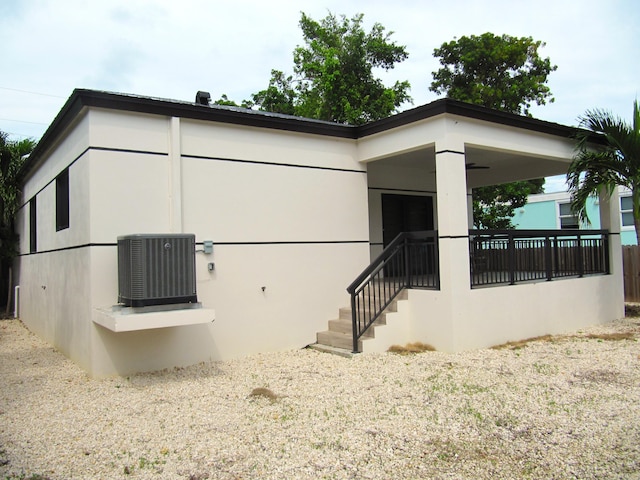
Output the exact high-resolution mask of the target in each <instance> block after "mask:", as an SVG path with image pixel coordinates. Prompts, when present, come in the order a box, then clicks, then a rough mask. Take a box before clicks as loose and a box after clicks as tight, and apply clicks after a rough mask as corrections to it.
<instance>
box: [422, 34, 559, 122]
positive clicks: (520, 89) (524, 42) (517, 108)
mask: <svg viewBox="0 0 640 480" xmlns="http://www.w3.org/2000/svg"><path fill="white" fill-rule="evenodd" d="M544 46H545V43H543V42H540V41H535V40H533V38H531V37H521V38H517V37H512V36H509V35H501V36H497V35H494V34H493V33H489V32H487V33H483V34H482V35H480V36H476V35H471V36H470V37H461V38H460V39H459V40H453V41H451V42H448V43H446V42H445V43H443V44H442V46H441V47H440V48H436V49H435V50H434V56H435V57H439V58H440V64H441V65H442V66H443V67H442V68H441V69H440V70H438V71H436V72H433V79H434V80H433V82H432V83H431V87H430V88H429V90H431V91H433V92H436V93H444V94H446V95H447V96H448V97H450V98H454V99H456V100H461V101H463V102H468V103H473V104H476V105H483V106H485V107H489V108H494V109H496V110H502V111H505V112H510V113H517V114H525V115H529V108H530V107H531V102H535V103H536V104H538V105H545V104H546V102H547V100H548V101H549V102H553V101H554V99H553V97H552V96H551V91H550V89H549V87H548V86H547V85H546V82H547V78H548V76H549V74H550V73H551V72H554V71H555V70H557V68H558V67H557V66H555V65H551V60H550V59H549V58H548V57H547V58H541V57H540V55H539V54H538V49H539V48H540V47H544Z"/></svg>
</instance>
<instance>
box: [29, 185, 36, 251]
mask: <svg viewBox="0 0 640 480" xmlns="http://www.w3.org/2000/svg"><path fill="white" fill-rule="evenodd" d="M37 251H38V208H37V201H36V197H33V198H31V200H29V253H36V252H37Z"/></svg>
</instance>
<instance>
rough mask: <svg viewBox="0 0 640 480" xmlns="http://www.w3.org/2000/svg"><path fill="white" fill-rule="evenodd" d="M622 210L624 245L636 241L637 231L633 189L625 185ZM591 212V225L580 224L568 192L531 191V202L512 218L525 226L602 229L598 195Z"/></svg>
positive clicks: (589, 207)
mask: <svg viewBox="0 0 640 480" xmlns="http://www.w3.org/2000/svg"><path fill="white" fill-rule="evenodd" d="M619 194H620V214H621V216H622V218H621V220H622V231H621V239H622V245H636V244H637V240H636V231H635V228H634V225H633V204H632V201H631V192H630V191H629V190H627V189H625V188H620V189H619ZM587 214H588V216H589V220H591V225H586V224H580V222H579V221H578V218H577V217H576V216H575V215H573V213H572V212H571V203H570V197H569V193H568V192H554V193H540V194H538V195H529V199H528V202H527V204H526V205H525V206H524V207H522V208H519V209H517V210H516V212H515V214H514V216H513V219H512V222H513V224H514V225H515V226H516V228H517V229H521V230H537V229H544V230H556V229H565V228H567V229H572V228H584V229H588V228H591V229H596V230H597V229H599V228H600V210H599V206H598V198H597V197H592V198H590V199H589V201H588V202H587Z"/></svg>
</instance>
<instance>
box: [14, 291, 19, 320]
mask: <svg viewBox="0 0 640 480" xmlns="http://www.w3.org/2000/svg"><path fill="white" fill-rule="evenodd" d="M19 300H20V285H16V286H15V288H14V294H13V318H18V315H19V314H20V309H19V307H18V303H19Z"/></svg>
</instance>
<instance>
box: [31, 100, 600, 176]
mask: <svg viewBox="0 0 640 480" xmlns="http://www.w3.org/2000/svg"><path fill="white" fill-rule="evenodd" d="M85 107H95V108H105V109H114V110H124V111H130V112H137V113H147V114H152V115H163V116H173V117H182V118H190V119H195V120H203V121H209V122H221V123H227V124H235V125H242V126H252V127H258V128H270V129H277V130H286V131H290V132H299V133H309V134H315V135H326V136H331V137H339V138H347V139H358V138H362V137H366V136H369V135H374V134H376V133H380V132H384V131H387V130H391V129H393V128H398V127H402V126H405V125H409V124H411V123H414V122H417V121H420V120H425V119H428V118H432V117H435V116H437V115H441V114H451V115H459V116H462V117H467V118H471V119H476V120H482V121H486V122H491V123H497V124H501V125H505V126H510V127H515V128H523V129H526V130H531V131H535V132H540V133H546V134H550V135H556V136H560V137H564V138H572V137H574V136H575V134H576V133H577V131H578V129H577V128H575V127H568V126H566V125H560V124H558V123H552V122H547V121H543V120H538V119H535V118H532V117H525V116H521V115H516V114H512V113H506V112H501V111H498V110H493V109H490V108H486V107H482V106H479V105H473V104H469V103H465V102H460V101H457V100H452V99H450V98H443V99H440V100H436V101H434V102H431V103H429V104H427V105H423V106H420V107H416V108H412V109H411V110H406V111H404V112H401V113H398V114H396V115H393V116H391V117H388V118H384V119H382V120H377V121H375V122H371V123H367V124H365V125H360V126H351V125H344V124H339V123H333V122H325V121H320V120H313V119H306V118H301V117H294V116H290V115H281V114H274V113H268V112H260V111H254V110H248V109H234V108H228V107H220V106H212V107H210V106H207V105H198V104H196V103H189V102H180V101H175V100H167V99H160V98H151V97H142V96H137V95H126V94H119V93H111V92H102V91H97V90H86V89H76V90H74V91H73V93H72V94H71V96H70V97H69V99H68V100H67V102H66V103H65V105H64V106H63V107H62V109H61V110H60V112H59V113H58V115H57V116H56V118H55V119H54V120H53V122H52V123H51V125H50V126H49V128H48V129H47V131H46V132H45V133H44V135H43V136H42V138H41V139H40V141H39V142H38V144H37V145H36V148H35V149H34V151H33V152H32V153H31V155H30V156H29V159H28V160H27V162H25V165H24V166H23V168H22V170H21V174H20V178H21V179H24V178H25V177H26V176H27V175H28V173H29V172H30V171H31V169H32V168H33V167H34V166H35V165H36V163H37V162H38V160H39V158H40V156H41V155H42V154H43V153H44V152H46V151H47V150H48V149H49V148H50V147H51V146H52V145H53V144H54V143H55V142H56V141H57V139H58V138H59V137H60V135H62V133H63V132H64V131H65V130H66V129H67V128H68V127H69V125H71V124H72V122H74V121H75V120H76V118H77V116H78V115H79V114H80V112H81V111H82V109H83V108H85ZM591 139H592V141H593V142H594V143H602V140H603V139H602V138H601V137H598V136H592V137H591Z"/></svg>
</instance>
